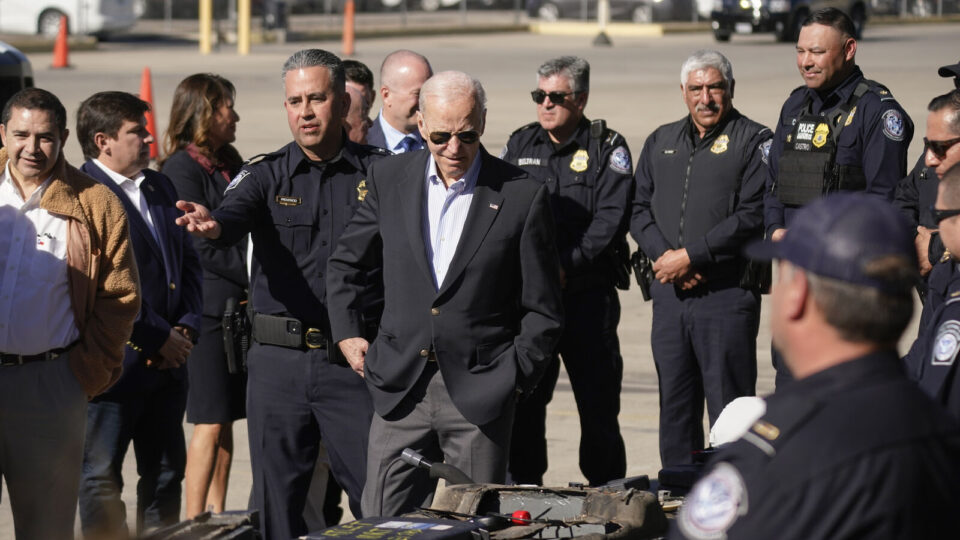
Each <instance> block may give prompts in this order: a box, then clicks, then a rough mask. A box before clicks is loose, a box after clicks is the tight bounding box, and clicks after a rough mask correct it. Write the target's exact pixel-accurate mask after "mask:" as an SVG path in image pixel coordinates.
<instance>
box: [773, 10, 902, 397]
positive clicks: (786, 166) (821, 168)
mask: <svg viewBox="0 0 960 540" xmlns="http://www.w3.org/2000/svg"><path fill="white" fill-rule="evenodd" d="M855 35H856V30H855V27H854V24H853V21H852V20H851V19H850V17H849V16H848V15H847V14H846V13H844V12H842V11H840V10H838V9H836V8H824V9H821V10H818V11H815V12H813V13H812V14H811V15H810V17H808V18H807V20H806V21H805V22H804V23H803V27H802V28H801V30H800V35H799V37H798V39H797V68H798V69H799V71H800V75H801V77H802V78H803V82H804V85H803V86H801V87H799V88H797V89H796V90H794V91H793V92H792V93H791V94H790V97H789V98H787V101H786V102H785V103H784V104H783V108H782V109H781V111H780V119H779V121H778V123H777V127H776V135H775V136H774V138H773V145H772V146H771V148H770V157H769V162H770V166H769V169H770V173H769V177H768V179H767V189H766V191H765V193H764V227H765V231H766V237H767V238H770V239H771V240H773V241H775V242H776V241H779V240H781V239H782V238H783V235H784V234H785V233H786V232H787V231H788V230H789V227H790V222H791V219H792V216H793V213H794V212H796V211H797V209H799V208H801V207H803V206H804V205H806V204H808V203H810V202H811V201H813V200H814V199H816V198H818V197H821V196H822V195H823V194H826V193H831V192H836V191H865V192H867V193H870V194H873V195H876V196H878V197H881V198H883V199H885V200H888V201H892V200H893V196H894V191H895V190H896V187H897V183H898V182H899V181H900V179H901V178H903V177H904V175H905V174H906V167H907V148H908V147H909V146H910V140H911V139H912V138H913V122H912V121H911V120H910V117H909V116H907V113H906V112H904V111H903V108H902V107H901V106H900V104H899V103H897V101H896V100H895V99H894V98H893V96H892V95H891V94H890V91H889V90H888V89H887V88H885V87H884V86H883V85H880V84H878V83H876V82H874V81H870V80H868V79H866V78H865V77H864V75H863V72H862V71H861V70H860V68H859V67H858V66H857V64H856V60H855V56H856V53H857V40H856V39H855V38H854V37H853V36H855ZM773 363H774V367H776V368H777V387H778V388H779V387H780V386H781V385H783V384H784V383H786V382H789V381H790V379H791V377H790V374H789V372H788V371H787V370H786V369H785V367H784V366H783V363H782V360H781V357H780V355H779V354H777V353H776V351H774V355H773Z"/></svg>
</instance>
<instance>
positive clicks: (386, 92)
mask: <svg viewBox="0 0 960 540" xmlns="http://www.w3.org/2000/svg"><path fill="white" fill-rule="evenodd" d="M431 75H433V69H432V68H431V67H430V62H428V61H427V59H426V57H424V56H423V55H421V54H418V53H415V52H413V51H408V50H405V49H400V50H398V51H393V52H392V53H390V54H388V55H387V57H386V58H384V59H383V64H382V65H381V66H380V101H381V102H382V107H381V108H380V114H378V115H377V118H376V119H375V120H374V121H373V125H371V126H370V131H369V132H368V133H367V144H370V145H373V146H377V147H380V148H386V149H387V150H390V151H391V152H393V153H394V154H402V153H404V152H410V151H412V150H422V149H423V148H426V146H425V143H424V140H423V137H421V136H420V131H419V130H418V129H417V111H418V110H419V108H420V101H419V96H420V87H421V86H423V83H424V82H425V81H426V80H427V79H429V78H430V76H431Z"/></svg>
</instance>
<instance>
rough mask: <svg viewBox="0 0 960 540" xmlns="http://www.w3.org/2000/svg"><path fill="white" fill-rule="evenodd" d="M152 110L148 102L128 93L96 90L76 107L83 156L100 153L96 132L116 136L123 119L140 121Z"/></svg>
mask: <svg viewBox="0 0 960 540" xmlns="http://www.w3.org/2000/svg"><path fill="white" fill-rule="evenodd" d="M149 110H150V105H148V104H147V102H145V101H143V100H141V99H140V98H138V97H137V96H135V95H133V94H128V93H127V92H116V91H111V92H97V93H96V94H94V95H92V96H90V97H88V98H87V99H85V100H83V103H81V104H80V108H79V109H78V110H77V139H78V140H79V141H80V148H81V149H82V150H83V157H84V158H86V159H94V158H96V157H98V156H99V155H100V149H99V148H97V142H96V140H95V135H96V134H97V133H105V134H106V135H107V136H108V137H110V138H111V139H115V138H116V137H117V132H119V131H120V126H122V125H123V122H124V120H129V121H131V122H139V121H140V120H141V119H142V118H143V115H144V113H146V112H147V111H149Z"/></svg>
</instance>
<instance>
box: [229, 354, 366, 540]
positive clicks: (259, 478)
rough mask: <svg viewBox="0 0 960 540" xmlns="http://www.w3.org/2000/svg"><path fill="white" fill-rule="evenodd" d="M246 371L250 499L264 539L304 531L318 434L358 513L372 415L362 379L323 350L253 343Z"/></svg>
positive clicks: (278, 538) (284, 537) (282, 538)
mask: <svg viewBox="0 0 960 540" xmlns="http://www.w3.org/2000/svg"><path fill="white" fill-rule="evenodd" d="M247 370H248V371H247V429H248V433H249V436H250V462H251V466H252V468H253V499H254V506H255V508H256V509H258V510H259V511H260V521H261V527H262V530H263V532H264V537H265V538H266V540H287V539H289V538H294V537H296V536H300V535H303V534H306V533H307V532H308V531H307V526H306V523H305V522H304V520H303V508H304V505H305V504H306V500H307V492H308V491H309V488H310V479H311V478H312V476H313V468H314V465H316V461H317V452H318V446H319V444H320V441H321V439H322V440H323V441H324V443H325V444H326V448H327V453H328V456H329V459H330V471H331V473H332V474H333V476H334V477H335V478H336V479H337V482H338V483H339V484H340V485H341V486H343V488H344V489H345V490H346V492H347V495H348V496H349V498H350V508H351V511H352V512H353V513H354V516H356V517H358V518H359V517H360V495H361V493H362V491H363V484H364V479H365V470H366V461H367V437H368V432H369V430H370V419H371V417H372V414H373V407H372V404H371V401H370V394H369V392H368V391H367V387H366V383H365V382H364V380H363V379H362V378H361V377H360V376H359V375H357V374H356V373H354V372H353V370H351V369H350V368H349V367H347V366H346V365H337V364H331V363H330V362H328V361H327V351H326V350H324V349H314V350H308V351H299V350H294V349H286V348H283V347H274V346H270V345H260V344H254V345H253V346H252V347H251V348H250V352H249V354H248V357H247Z"/></svg>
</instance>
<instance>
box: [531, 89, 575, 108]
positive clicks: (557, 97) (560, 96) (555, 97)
mask: <svg viewBox="0 0 960 540" xmlns="http://www.w3.org/2000/svg"><path fill="white" fill-rule="evenodd" d="M574 94H576V92H544V91H543V90H541V89H539V88H537V89H536V90H534V91H533V92H530V97H532V98H533V102H534V103H536V104H537V105H540V104H541V103H543V100H544V99H546V98H547V97H549V98H550V102H551V103H553V104H554V105H556V104H557V103H563V100H565V99H567V96H572V95H574Z"/></svg>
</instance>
